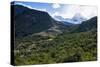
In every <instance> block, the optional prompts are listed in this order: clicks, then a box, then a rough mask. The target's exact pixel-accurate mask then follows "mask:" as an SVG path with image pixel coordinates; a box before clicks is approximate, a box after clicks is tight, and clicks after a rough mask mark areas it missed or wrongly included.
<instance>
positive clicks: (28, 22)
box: [11, 5, 54, 36]
mask: <svg viewBox="0 0 100 67" xmlns="http://www.w3.org/2000/svg"><path fill="white" fill-rule="evenodd" d="M11 8H12V9H14V10H15V11H14V23H15V34H16V36H25V35H28V34H33V33H37V32H41V31H43V30H47V29H49V28H50V27H52V25H53V24H52V23H53V22H54V20H53V19H52V18H51V16H49V14H48V13H46V12H42V11H37V10H33V9H29V8H27V7H24V6H22V5H12V6H11ZM19 10H21V11H19ZM17 11H18V12H17ZM11 15H12V16H13V14H11Z"/></svg>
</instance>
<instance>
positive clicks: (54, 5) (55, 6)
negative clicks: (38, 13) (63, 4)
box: [52, 4, 60, 8]
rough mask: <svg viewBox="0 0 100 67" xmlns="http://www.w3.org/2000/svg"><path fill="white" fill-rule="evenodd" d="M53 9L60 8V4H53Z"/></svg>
mask: <svg viewBox="0 0 100 67" xmlns="http://www.w3.org/2000/svg"><path fill="white" fill-rule="evenodd" d="M52 7H53V8H59V7H60V5H59V4H52Z"/></svg>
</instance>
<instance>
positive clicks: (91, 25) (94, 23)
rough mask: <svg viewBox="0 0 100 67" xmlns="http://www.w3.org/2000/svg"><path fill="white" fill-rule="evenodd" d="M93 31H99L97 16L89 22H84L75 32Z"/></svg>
mask: <svg viewBox="0 0 100 67" xmlns="http://www.w3.org/2000/svg"><path fill="white" fill-rule="evenodd" d="M93 29H97V16H95V17H93V18H91V19H89V20H86V21H83V22H82V23H81V24H80V25H79V27H78V28H77V29H76V30H75V31H76V32H86V31H90V30H93Z"/></svg>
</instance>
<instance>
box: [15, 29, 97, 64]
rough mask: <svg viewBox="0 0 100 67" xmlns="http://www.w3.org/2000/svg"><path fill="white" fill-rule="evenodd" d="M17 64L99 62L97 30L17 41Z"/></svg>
mask: <svg viewBox="0 0 100 67" xmlns="http://www.w3.org/2000/svg"><path fill="white" fill-rule="evenodd" d="M14 52H15V64H16V65H23V64H47V63H65V62H79V61H93V60H97V34H96V31H95V30H91V31H88V32H82V33H72V34H67V35H66V33H64V34H61V35H58V36H55V37H49V36H45V37H43V36H40V35H37V36H27V37H25V38H23V39H21V40H20V41H17V46H16V48H15V51H14Z"/></svg>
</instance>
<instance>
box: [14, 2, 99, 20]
mask: <svg viewBox="0 0 100 67" xmlns="http://www.w3.org/2000/svg"><path fill="white" fill-rule="evenodd" d="M15 4H20V5H23V6H27V7H28V8H30V9H36V10H41V11H46V12H48V13H49V14H50V15H51V16H52V17H53V18H55V16H61V17H62V18H64V19H66V18H72V17H73V16H74V15H76V14H80V15H81V16H83V17H84V18H86V19H90V18H92V17H94V16H97V7H96V6H86V5H70V4H58V3H39V2H38V3H37V2H21V1H16V2H15ZM55 19H56V18H55Z"/></svg>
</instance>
